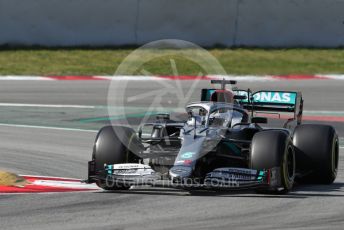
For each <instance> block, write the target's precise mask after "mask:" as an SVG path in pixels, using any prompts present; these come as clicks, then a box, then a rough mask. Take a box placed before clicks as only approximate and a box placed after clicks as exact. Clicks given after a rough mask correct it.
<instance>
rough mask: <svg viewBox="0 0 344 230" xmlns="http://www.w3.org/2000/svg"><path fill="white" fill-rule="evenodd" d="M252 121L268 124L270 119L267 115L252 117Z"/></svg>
mask: <svg viewBox="0 0 344 230" xmlns="http://www.w3.org/2000/svg"><path fill="white" fill-rule="evenodd" d="M251 122H252V123H255V124H267V123H268V119H267V118H266V117H252V118H251Z"/></svg>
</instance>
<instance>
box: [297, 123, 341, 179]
mask: <svg viewBox="0 0 344 230" xmlns="http://www.w3.org/2000/svg"><path fill="white" fill-rule="evenodd" d="M293 143H294V146H295V150H296V160H297V164H298V170H299V171H301V172H310V173H309V174H306V176H305V177H304V178H301V180H300V182H306V183H320V184H331V183H333V181H334V180H335V179H336V177H337V172H338V160H339V141H338V135H337V134H336V131H335V129H334V128H333V127H332V126H329V125H318V124H316V125H314V124H306V125H300V126H298V127H296V129H295V132H294V137H293Z"/></svg>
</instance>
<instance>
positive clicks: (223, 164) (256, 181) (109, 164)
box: [87, 80, 339, 193]
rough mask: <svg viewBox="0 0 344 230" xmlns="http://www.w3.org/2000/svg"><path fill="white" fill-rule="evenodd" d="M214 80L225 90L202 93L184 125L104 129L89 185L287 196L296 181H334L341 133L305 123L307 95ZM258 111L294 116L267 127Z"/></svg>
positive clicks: (162, 121) (163, 118) (164, 117)
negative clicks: (249, 191)
mask: <svg viewBox="0 0 344 230" xmlns="http://www.w3.org/2000/svg"><path fill="white" fill-rule="evenodd" d="M212 83H213V84H221V87H220V89H203V90H202V96H201V102H195V103H191V104H189V105H187V106H186V114H187V119H185V120H184V121H175V120H171V119H170V116H169V114H160V115H158V116H157V119H156V121H155V122H152V123H146V124H143V125H141V126H140V127H139V129H138V131H137V132H135V131H134V130H133V129H131V128H129V127H124V126H106V127H103V128H102V129H101V130H100V131H99V133H98V134H97V137H96V140H95V144H94V148H93V154H92V160H91V161H90V162H89V163H88V179H87V182H88V183H96V184H97V185H98V186H99V187H101V188H103V189H105V190H125V189H129V188H130V187H131V186H132V185H152V186H158V185H168V186H172V187H175V188H180V189H185V190H189V191H192V190H195V189H197V190H200V189H211V190H223V189H229V190H233V189H247V188H252V189H254V190H256V191H259V192H263V193H271V192H272V193H286V192H288V191H290V190H291V189H292V188H293V185H294V184H295V183H296V182H297V183H303V182H312V183H320V184H330V183H333V181H334V180H335V179H336V176H337V170H338V158H339V142H338V136H337V134H336V131H335V129H334V128H333V127H332V126H328V125H319V124H305V125H303V124H301V123H302V112H303V98H302V95H301V93H299V92H289V91H258V92H251V90H250V89H248V90H239V89H232V90H227V89H226V85H227V84H232V85H233V84H236V82H235V81H229V80H212ZM257 114H267V115H266V116H268V115H270V116H271V115H272V114H290V116H289V118H288V119H287V120H286V122H285V123H284V124H282V127H281V128H272V127H270V128H268V127H265V126H267V123H268V119H267V117H266V116H265V117H262V116H257ZM263 126H264V127H263ZM164 182H166V183H164Z"/></svg>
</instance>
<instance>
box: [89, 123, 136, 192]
mask: <svg viewBox="0 0 344 230" xmlns="http://www.w3.org/2000/svg"><path fill="white" fill-rule="evenodd" d="M141 147H142V146H141V143H140V141H139V139H138V137H137V136H136V133H135V131H134V130H133V129H131V128H128V127H123V126H105V127H103V128H102V129H101V130H100V131H99V132H98V134H97V137H96V140H95V143H94V147H93V154H92V160H93V161H94V163H95V171H96V172H99V171H102V170H104V164H107V165H111V164H123V163H138V161H139V157H138V154H139V152H140V148H141ZM96 184H97V186H98V187H100V188H102V189H104V190H127V189H129V188H130V186H129V185H122V184H121V185H119V184H115V183H112V182H111V181H110V180H107V179H104V180H97V181H96Z"/></svg>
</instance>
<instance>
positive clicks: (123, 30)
mask: <svg viewBox="0 0 344 230" xmlns="http://www.w3.org/2000/svg"><path fill="white" fill-rule="evenodd" d="M343 11H344V1H342V0H326V1H325V0H259V1H255V0H25V1H23V0H0V45H6V44H10V45H16V44H19V45H42V46H83V45H86V46H88V45H90V46H107V45H113V46H120V45H132V44H137V45H141V44H144V43H146V42H149V41H153V40H158V39H164V38H175V39H183V40H188V41H191V42H194V43H196V44H199V45H203V46H213V45H216V44H221V45H225V46H262V47H292V46H308V47H309V46H311V47H338V46H344V25H343V20H344V17H343V15H342V12H343Z"/></svg>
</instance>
